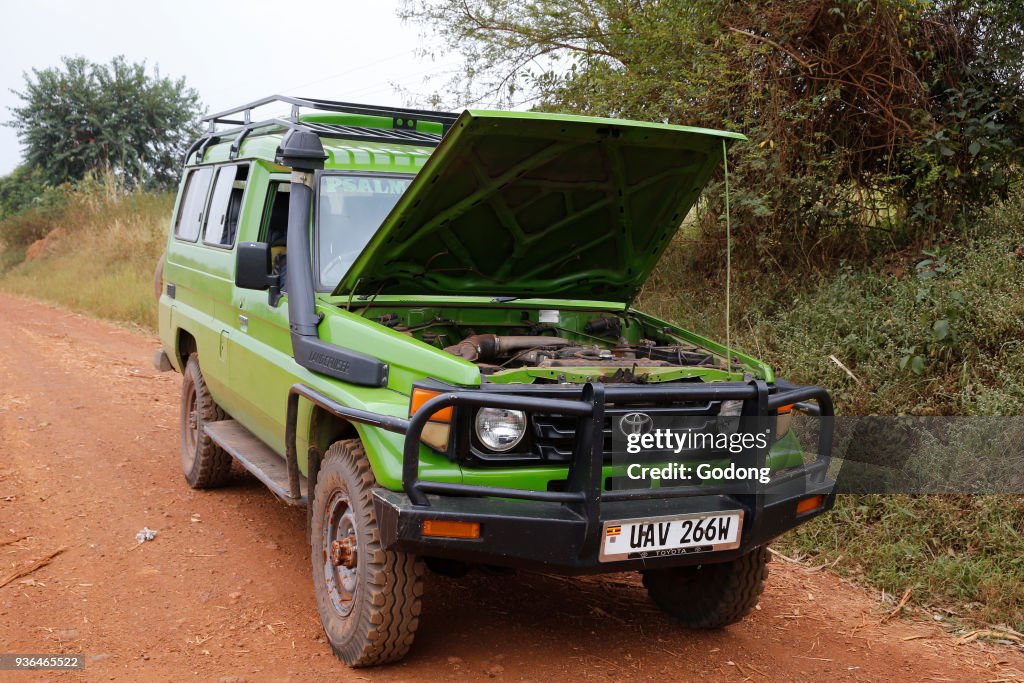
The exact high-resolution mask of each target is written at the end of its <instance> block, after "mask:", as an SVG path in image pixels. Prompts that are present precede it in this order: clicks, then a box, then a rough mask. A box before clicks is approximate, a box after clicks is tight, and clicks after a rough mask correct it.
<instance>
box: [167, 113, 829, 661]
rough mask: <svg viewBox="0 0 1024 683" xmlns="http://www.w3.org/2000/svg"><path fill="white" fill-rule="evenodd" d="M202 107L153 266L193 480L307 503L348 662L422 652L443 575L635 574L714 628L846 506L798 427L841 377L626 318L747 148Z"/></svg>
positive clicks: (314, 556)
mask: <svg viewBox="0 0 1024 683" xmlns="http://www.w3.org/2000/svg"><path fill="white" fill-rule="evenodd" d="M268 107H270V108H275V107H276V108H278V109H280V110H282V112H283V114H282V115H281V116H280V117H278V118H268V119H264V118H261V117H258V116H254V111H256V110H260V111H265V110H266V109H267V108H268ZM206 121H207V122H208V124H209V132H208V133H206V134H205V135H203V136H202V137H201V138H200V139H199V140H197V141H196V142H195V143H194V144H193V145H192V147H191V148H190V150H189V151H188V153H187V155H186V159H185V168H184V177H183V179H182V182H181V187H180V190H179V193H178V198H177V203H176V208H175V212H174V218H173V220H172V224H171V230H170V234H169V236H168V240H167V250H166V253H165V257H164V262H163V266H162V272H159V271H158V274H157V287H158V294H159V322H160V338H161V342H162V350H161V351H160V352H158V354H157V357H156V359H155V363H156V365H157V367H159V368H161V369H164V370H170V369H174V370H177V371H178V372H180V373H182V375H183V381H182V398H181V463H182V468H183V469H184V473H185V479H186V480H187V481H188V483H189V485H190V486H192V487H193V488H200V489H205V488H213V487H216V486H219V485H221V484H223V483H225V482H226V481H227V480H228V478H229V473H230V470H231V465H232V461H234V462H237V463H238V464H239V465H241V466H242V467H244V468H245V469H246V470H249V471H250V472H252V473H253V474H254V475H255V476H256V477H258V478H259V479H260V480H261V481H262V482H263V483H265V484H266V485H267V486H268V487H269V488H270V489H271V491H273V492H274V493H275V494H276V495H277V496H278V497H279V498H281V499H282V500H283V501H284V502H285V503H287V504H290V505H300V506H306V507H307V508H308V511H309V514H308V529H307V531H308V533H309V541H310V546H311V552H310V557H311V560H312V570H313V583H314V587H315V591H316V600H317V606H318V608H319V611H320V617H321V621H322V623H323V627H324V631H325V633H326V635H327V638H328V640H329V642H330V644H331V647H332V649H333V650H334V652H335V654H336V655H337V656H338V657H339V658H340V659H342V660H343V661H344V662H346V663H347V664H349V665H352V666H366V665H373V664H380V663H384V662H389V661H394V660H396V659H399V658H401V657H402V656H404V655H405V654H406V652H407V651H408V650H409V648H410V646H411V644H412V642H413V637H414V634H415V631H416V627H417V623H418V619H419V614H420V600H421V596H422V592H423V580H422V577H423V573H424V570H425V568H430V569H432V570H434V571H437V572H440V573H446V574H453V573H455V574H457V573H461V572H465V571H467V570H468V569H470V568H472V567H474V566H489V567H494V566H499V567H506V568H535V569H543V570H545V571H556V572H563V573H567V574H581V573H600V572H622V571H639V572H641V574H642V575H643V581H644V585H645V586H646V587H647V590H648V592H649V594H650V596H651V598H652V600H653V601H654V602H655V603H656V604H657V605H658V606H659V607H660V608H661V609H663V610H664V611H665V612H666V613H668V614H669V615H671V616H672V617H674V618H675V619H677V620H678V621H680V622H681V623H683V624H684V625H687V626H690V627H695V628H698V627H699V628H715V627H721V626H724V625H727V624H730V623H733V622H735V621H737V620H739V619H740V618H742V617H743V616H744V615H745V614H747V613H748V612H749V611H750V610H751V609H752V608H753V607H754V605H755V604H756V602H757V599H758V596H759V595H760V593H761V591H762V589H763V586H764V581H765V578H766V576H767V567H766V563H767V560H768V554H767V549H766V544H767V543H768V542H769V541H770V540H771V539H773V538H775V537H776V536H778V535H779V534H781V533H783V532H784V531H786V530H788V529H790V528H792V527H794V526H796V525H797V524H800V523H802V522H804V521H805V520H807V519H810V518H812V517H814V516H816V515H819V514H821V513H822V512H825V511H826V510H828V509H830V508H831V507H832V504H833V501H834V493H833V490H832V484H833V482H832V480H831V479H830V478H829V477H828V474H827V469H828V465H829V458H828V453H829V448H830V445H831V435H830V431H829V429H828V428H827V426H826V425H823V426H822V428H821V429H820V430H819V431H820V440H819V442H818V443H819V448H818V452H817V453H816V454H813V455H812V454H809V453H805V451H804V450H803V449H801V447H800V444H799V442H798V440H797V439H796V437H795V436H794V433H793V430H790V429H789V420H790V417H791V415H790V413H791V411H793V410H801V411H804V412H806V413H810V414H812V415H823V416H826V417H827V416H830V415H831V414H832V404H831V401H830V399H829V396H828V394H827V393H826V392H825V391H824V390H822V389H820V388H817V387H799V386H795V385H792V384H789V383H786V382H784V381H782V380H776V378H775V377H774V374H773V372H772V370H771V369H770V368H769V367H768V366H767V365H765V364H764V363H762V362H760V361H758V360H756V359H754V358H751V357H749V356H747V355H744V354H742V353H738V352H736V351H734V350H732V349H729V348H727V347H726V346H725V345H723V344H720V343H717V342H714V341H712V340H710V339H706V338H703V337H701V336H698V335H696V334H694V333H692V332H688V331H686V330H683V329H680V328H678V327H676V326H674V325H671V324H669V323H667V322H664V321H661V320H658V319H656V318H654V317H652V316H649V315H646V314H644V313H641V312H639V311H637V310H635V309H633V308H632V302H633V300H634V299H635V298H636V296H637V294H638V292H639V291H640V289H641V286H642V285H643V284H644V281H645V279H646V278H647V276H648V275H649V274H650V272H651V270H652V269H653V268H654V265H655V264H656V263H657V261H658V258H659V256H660V255H661V254H662V252H663V251H664V250H665V248H666V246H667V245H668V243H669V241H670V239H671V238H672V236H673V234H674V233H675V232H676V231H677V229H678V228H679V226H680V224H681V222H682V221H683V218H684V217H685V216H686V214H687V212H688V211H689V209H690V208H691V207H692V205H693V204H694V202H696V200H697V198H698V196H699V194H700V192H701V191H702V189H703V187H704V185H705V183H706V182H707V181H708V179H709V177H710V176H711V174H712V173H713V172H714V171H715V170H716V169H717V168H718V165H719V164H720V163H721V162H722V160H723V158H724V155H725V150H726V147H727V146H728V145H729V144H730V143H732V142H733V141H735V140H737V139H742V136H740V135H737V134H734V133H726V132H721V131H713V130H704V129H697V128H687V127H681V126H672V125H663V124H652V123H641V122H635V121H620V120H612V119H600V118H588V117H580V116H566V115H558V114H539V113H521V112H496V111H466V112H463V113H462V114H461V115H455V114H447V113H443V112H434V111H421V110H415V109H395V108H386V107H376V106H369V105H359V104H350V103H341V102H330V101H325V100H307V99H297V98H290V97H281V96H274V97H269V98H266V99H263V100H259V101H256V102H252V103H249V104H246V105H244V106H241V107H238V108H235V109H232V110H229V111H225V112H221V113H218V114H214V115H211V116H209V117H207V118H206ZM691 305H693V306H695V307H697V306H700V305H701V302H699V301H694V302H692V304H691ZM679 420H685V421H686V425H685V426H683V427H679V424H680V423H679ZM666 425H668V426H666ZM673 434H674V437H672V435H673ZM666 435H667V436H666ZM662 436H666V439H668V441H666V443H667V444H668V445H666V443H662V441H661V437H662ZM669 437H672V438H674V439H675V440H674V441H673V440H672V439H671V438H669ZM700 437H707V439H706V440H704V441H701V440H700ZM739 437H742V439H741V438H739ZM748 437H750V438H749V439H748ZM684 441H685V444H684ZM670 466H671V467H670ZM670 469H671V473H670V472H669V470H670ZM694 471H695V472H696V473H697V474H696V475H691V474H687V475H684V474H683V473H684V472H694ZM744 472H746V473H759V474H757V475H756V476H753V477H750V476H746V478H744V475H743V474H742V473H744ZM677 475H678V476H677Z"/></svg>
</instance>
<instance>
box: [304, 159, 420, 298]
mask: <svg viewBox="0 0 1024 683" xmlns="http://www.w3.org/2000/svg"><path fill="white" fill-rule="evenodd" d="M412 178H413V177H412V176H393V175H380V174H373V175H369V174H368V175H353V174H345V175H324V176H321V178H320V202H319V209H318V212H319V215H318V216H317V219H318V223H317V225H318V226H319V232H318V236H317V245H318V246H317V264H318V269H319V273H320V284H321V285H322V286H323V288H325V289H330V290H333V289H334V288H335V287H337V285H338V282H340V281H341V278H342V276H344V275H345V273H346V272H348V269H349V268H350V267H351V266H352V263H353V262H355V260H356V258H357V257H358V256H359V254H360V253H361V252H362V251H363V248H364V247H365V246H366V243H367V242H369V241H370V238H371V237H372V236H373V233H375V232H376V231H377V228H379V227H380V224H381V223H382V222H383V221H384V219H385V218H387V215H388V214H389V213H391V209H393V208H394V206H395V203H396V202H397V201H398V198H399V197H401V196H402V193H403V192H405V189H406V188H407V187H409V183H410V182H412Z"/></svg>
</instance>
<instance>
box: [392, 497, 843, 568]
mask: <svg viewBox="0 0 1024 683" xmlns="http://www.w3.org/2000/svg"><path fill="white" fill-rule="evenodd" d="M833 485H834V482H832V481H831V480H829V479H824V480H822V481H821V482H820V483H819V484H818V485H816V486H804V485H803V482H799V483H798V482H796V481H793V482H790V483H789V484H786V483H784V484H782V485H780V486H778V487H768V489H766V490H765V492H764V493H763V494H762V495H763V496H764V504H763V506H761V510H760V511H759V512H757V511H756V510H755V509H754V508H755V507H756V506H751V505H749V504H748V503H745V502H742V501H741V500H739V499H738V498H737V497H735V496H728V495H709V496H688V497H681V498H660V499H652V500H632V501H630V500H623V501H613V502H610V503H604V504H603V505H601V508H600V513H599V514H598V516H597V518H596V519H588V518H587V517H586V516H585V515H583V514H581V513H580V512H579V511H576V510H573V509H572V508H571V507H569V506H566V505H564V504H559V503H550V502H544V501H522V500H509V499H494V498H470V497H450V496H430V497H429V499H430V506H429V507H424V506H418V505H414V504H413V503H412V502H411V501H410V500H409V497H408V496H407V495H405V494H403V493H397V492H394V491H387V490H385V489H378V490H377V491H375V492H374V501H373V502H374V508H375V509H376V513H377V524H378V526H379V528H380V533H381V544H382V545H383V546H384V547H385V548H387V549H392V550H402V551H405V552H410V553H416V554H418V555H425V556H430V557H441V558H448V559H453V560H461V561H465V562H470V563H480V564H490V565H497V566H503V567H519V568H530V569H544V570H548V571H554V572H559V573H565V574H587V573H603V572H615V571H629V570H640V569H656V568H659V567H678V566H684V565H691V564H701V563H708V562H724V561H727V560H731V559H733V558H735V557H738V556H740V555H744V554H746V553H747V552H749V551H751V550H752V549H754V548H756V547H758V546H761V545H764V544H765V543H768V542H769V541H771V540H772V539H773V538H775V537H777V536H779V535H780V534H782V533H784V532H785V531H788V530H789V529H792V528H793V527H795V526H797V525H798V524H801V523H803V522H805V521H807V520H809V519H811V518H813V517H816V516H818V515H820V514H822V513H824V512H826V511H828V510H830V509H831V508H832V506H833V504H834V502H835V496H834V494H833V493H832V489H833ZM773 488H774V489H775V490H772V489H773ZM816 494H822V495H824V496H825V502H824V505H823V506H822V507H819V508H817V509H815V510H813V511H811V512H807V513H805V514H802V515H797V513H796V504H797V502H799V501H801V500H803V499H805V498H808V497H809V496H812V495H816ZM727 510H742V511H743V513H744V514H743V520H744V523H743V532H742V535H741V537H740V546H739V547H738V548H735V549H733V550H724V551H716V552H710V553H687V554H681V555H670V556H664V557H658V556H656V555H655V554H653V553H652V554H651V555H649V556H648V557H644V558H638V559H630V560H622V561H617V562H601V561H600V560H599V559H598V556H599V554H600V543H601V540H602V539H601V536H600V534H601V531H602V530H603V528H604V523H605V522H611V521H623V520H629V519H649V518H652V517H661V516H669V515H682V514H687V513H713V512H721V511H727ZM426 520H457V521H463V522H477V523H479V524H480V538H479V539H456V538H438V537H429V536H423V535H422V533H421V530H422V528H423V522H424V521H426ZM594 530H596V531H597V534H596V535H595V534H594V533H593V532H594Z"/></svg>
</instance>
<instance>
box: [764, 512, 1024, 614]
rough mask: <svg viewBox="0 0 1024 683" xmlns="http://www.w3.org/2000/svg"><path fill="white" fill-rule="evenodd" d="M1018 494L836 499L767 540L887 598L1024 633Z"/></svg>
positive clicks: (1022, 522) (1023, 545)
mask: <svg viewBox="0 0 1024 683" xmlns="http://www.w3.org/2000/svg"><path fill="white" fill-rule="evenodd" d="M1022 529H1024V497H1022V496H1010V495H1000V496H966V495H962V496H945V495H943V496H881V495H870V496H851V495H846V496H840V497H839V499H838V502H837V504H836V508H835V510H834V511H833V512H832V513H831V514H830V515H829V516H826V517H824V518H821V519H819V520H817V521H814V522H811V523H809V524H805V525H803V526H800V527H798V528H796V529H794V530H793V531H792V532H790V533H789V534H787V535H786V536H784V537H783V538H782V539H781V542H777V543H775V544H774V545H775V547H777V548H778V549H780V550H782V551H783V552H787V553H790V554H794V555H798V556H803V557H805V558H811V559H813V560H814V561H815V562H818V563H827V564H830V565H832V564H833V563H834V569H835V570H836V571H838V572H839V573H840V574H842V575H845V576H849V577H852V578H855V579H859V580H861V581H863V582H865V583H868V584H870V585H872V586H874V587H876V588H880V589H882V590H885V591H887V592H888V593H889V594H891V595H897V596H898V595H901V594H902V593H903V592H904V591H905V590H906V589H908V588H909V589H911V595H912V596H913V601H914V602H915V603H916V604H918V605H920V606H925V607H930V608H933V609H949V610H950V611H951V612H952V613H953V614H954V615H955V616H958V617H966V618H969V619H972V620H978V621H983V622H988V623H997V624H1005V625H1008V626H1010V627H1011V628H1014V629H1016V630H1018V631H1020V630H1024V532H1022Z"/></svg>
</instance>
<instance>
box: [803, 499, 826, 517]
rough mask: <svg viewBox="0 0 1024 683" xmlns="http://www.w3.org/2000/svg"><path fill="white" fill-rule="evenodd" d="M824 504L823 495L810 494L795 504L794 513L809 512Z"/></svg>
mask: <svg viewBox="0 0 1024 683" xmlns="http://www.w3.org/2000/svg"><path fill="white" fill-rule="evenodd" d="M824 504H825V496H811V497H810V498H804V499H803V500H801V501H800V502H799V503H797V504H796V514H798V515H802V514H804V513H805V512H811V511H812V510H817V509H818V508H820V507H821V506H823V505H824Z"/></svg>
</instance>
